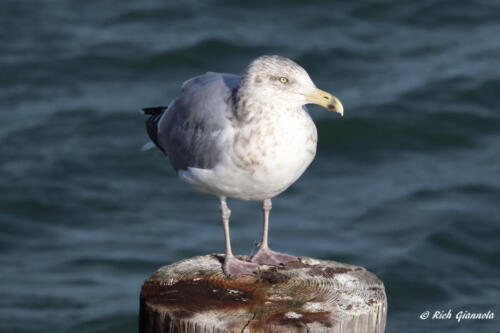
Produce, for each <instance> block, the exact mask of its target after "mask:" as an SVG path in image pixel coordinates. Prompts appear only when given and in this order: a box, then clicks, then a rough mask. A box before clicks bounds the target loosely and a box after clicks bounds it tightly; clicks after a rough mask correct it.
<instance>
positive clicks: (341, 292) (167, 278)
mask: <svg viewBox="0 0 500 333" xmlns="http://www.w3.org/2000/svg"><path fill="white" fill-rule="evenodd" d="M242 258H244V257H242ZM223 260H224V256H223V255H207V256H200V257H194V258H191V259H186V260H183V261H180V262H177V263H174V264H172V265H168V266H164V267H162V268H160V269H159V270H158V271H157V272H155V273H154V274H153V275H152V276H151V277H150V278H149V279H148V280H146V281H145V283H144V285H143V287H142V291H141V302H143V303H144V304H141V306H143V305H144V306H147V307H148V308H151V309H153V311H157V312H161V313H164V314H165V316H167V317H169V318H170V320H171V321H194V322H199V323H203V325H209V326H212V327H215V328H218V329H221V330H223V331H228V332H232V331H238V332H242V331H249V332H253V331H256V332H258V331H279V330H280V327H281V329H282V331H286V330H288V329H289V328H290V327H292V328H297V329H299V330H298V331H301V330H300V329H301V328H303V329H304V331H305V330H306V329H307V330H311V329H314V328H315V327H316V328H328V329H329V330H330V329H332V330H333V329H334V328H339V327H345V328H346V327H348V326H349V325H351V324H352V325H354V326H356V325H359V323H356V322H357V321H359V318H363V322H366V324H367V325H368V326H369V327H371V326H373V328H374V330H371V331H367V332H383V329H384V326H385V316H386V309H387V300H386V295H385V290H384V285H383V283H382V282H381V281H380V280H379V279H378V278H377V277H376V276H375V275H374V274H372V273H370V272H368V271H367V270H366V269H364V268H362V267H358V266H353V265H347V264H342V263H339V262H335V261H326V260H316V259H311V258H300V261H298V262H292V263H288V264H286V265H280V266H261V267H260V269H259V272H258V274H257V275H256V276H248V275H243V276H238V277H234V278H228V277H226V276H225V275H224V273H223V272H222V265H221V263H222V262H223ZM141 320H142V319H141ZM350 323H351V324H350ZM376 327H379V329H376ZM380 329H381V330H380ZM292 331H293V330H292ZM333 331H337V330H333ZM341 331H343V330H338V332H341Z"/></svg>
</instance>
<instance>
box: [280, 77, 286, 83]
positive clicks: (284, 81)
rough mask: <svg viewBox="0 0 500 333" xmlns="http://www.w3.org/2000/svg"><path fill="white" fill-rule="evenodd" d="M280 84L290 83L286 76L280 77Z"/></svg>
mask: <svg viewBox="0 0 500 333" xmlns="http://www.w3.org/2000/svg"><path fill="white" fill-rule="evenodd" d="M280 82H281V83H287V82H288V79H287V78H286V77H284V76H282V77H280Z"/></svg>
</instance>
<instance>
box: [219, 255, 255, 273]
mask: <svg viewBox="0 0 500 333" xmlns="http://www.w3.org/2000/svg"><path fill="white" fill-rule="evenodd" d="M258 267H259V265H256V264H254V263H251V262H247V261H243V260H240V259H237V258H235V257H229V258H226V259H225V260H224V267H223V269H224V274H226V275H227V276H236V275H244V274H246V275H254V274H256V273H257V269H258Z"/></svg>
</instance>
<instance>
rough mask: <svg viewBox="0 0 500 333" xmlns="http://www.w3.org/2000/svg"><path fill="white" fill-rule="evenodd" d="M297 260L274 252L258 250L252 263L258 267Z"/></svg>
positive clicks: (288, 255)
mask: <svg viewBox="0 0 500 333" xmlns="http://www.w3.org/2000/svg"><path fill="white" fill-rule="evenodd" d="M298 260H299V258H297V257H295V256H292V255H290V254H286V253H280V252H274V251H271V250H270V249H259V251H257V253H256V254H255V255H254V256H253V257H252V262H253V263H256V264H259V265H279V264H286V263H287V262H292V261H298Z"/></svg>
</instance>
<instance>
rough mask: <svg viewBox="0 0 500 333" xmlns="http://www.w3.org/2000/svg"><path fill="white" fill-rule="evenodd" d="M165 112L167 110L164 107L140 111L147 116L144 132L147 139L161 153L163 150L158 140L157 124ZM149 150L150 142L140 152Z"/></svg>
mask: <svg viewBox="0 0 500 333" xmlns="http://www.w3.org/2000/svg"><path fill="white" fill-rule="evenodd" d="M165 110H167V107H166V106H154V107H149V108H143V109H142V110H141V111H142V113H143V114H145V115H148V116H149V118H148V120H146V130H147V131H148V135H149V138H150V139H151V141H153V143H154V144H155V145H156V147H158V149H160V150H161V151H162V152H163V153H165V150H164V149H163V148H162V147H161V145H160V142H159V140H158V122H159V121H160V119H161V117H162V115H163V114H164V113H165ZM151 148H152V146H151V142H149V143H146V144H145V145H144V146H143V147H142V150H150V149H151ZM165 154H166V153H165Z"/></svg>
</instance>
